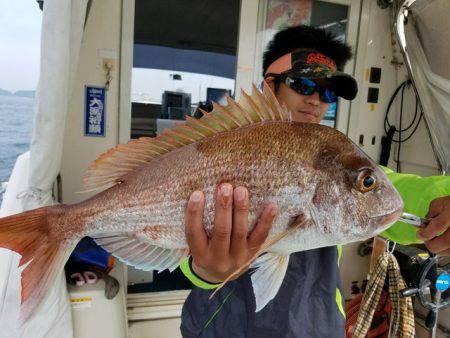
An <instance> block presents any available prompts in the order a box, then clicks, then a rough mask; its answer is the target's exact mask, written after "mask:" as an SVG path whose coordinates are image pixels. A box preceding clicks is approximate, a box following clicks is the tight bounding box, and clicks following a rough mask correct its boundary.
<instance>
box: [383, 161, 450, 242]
mask: <svg viewBox="0 0 450 338" xmlns="http://www.w3.org/2000/svg"><path fill="white" fill-rule="evenodd" d="M381 168H382V169H383V170H384V172H385V173H386V174H387V176H388V177H389V179H390V180H391V181H392V183H393V184H394V186H395V188H396V189H397V191H398V192H399V193H400V196H401V197H402V199H403V203H404V205H405V207H404V211H405V212H409V213H411V214H414V215H417V216H420V217H425V216H426V214H427V213H428V208H429V206H430V203H431V201H433V200H434V199H436V198H438V197H442V196H448V195H450V177H449V176H428V177H421V176H418V175H412V174H403V173H396V172H394V171H392V170H391V169H389V168H386V167H381ZM416 232H417V228H415V227H413V226H412V225H409V224H407V223H403V222H396V223H394V225H392V226H391V227H390V228H389V229H387V230H386V231H384V232H383V233H381V236H383V237H385V238H389V239H391V240H393V241H394V242H397V243H400V244H404V245H407V244H413V243H421V241H420V240H419V239H418V238H417V237H416Z"/></svg>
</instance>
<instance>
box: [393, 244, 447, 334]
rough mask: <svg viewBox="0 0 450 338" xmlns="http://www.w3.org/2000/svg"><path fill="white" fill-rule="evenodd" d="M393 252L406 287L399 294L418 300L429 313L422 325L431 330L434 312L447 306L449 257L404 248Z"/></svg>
mask: <svg viewBox="0 0 450 338" xmlns="http://www.w3.org/2000/svg"><path fill="white" fill-rule="evenodd" d="M396 253H397V254H396V256H399V257H397V259H398V260H399V263H400V267H401V271H402V275H403V277H404V279H405V282H406V283H407V285H408V287H407V288H406V289H404V290H401V291H400V293H401V295H402V297H412V296H416V297H417V298H418V300H419V302H420V303H421V304H422V305H423V307H425V308H426V309H428V310H429V312H428V315H427V318H426V320H425V325H426V326H427V327H428V328H429V329H433V328H434V327H435V325H436V320H437V313H438V311H440V310H443V309H445V308H447V307H449V306H450V257H441V256H436V255H434V254H431V253H430V252H426V251H422V250H419V249H417V248H411V247H405V246H398V247H397V249H396Z"/></svg>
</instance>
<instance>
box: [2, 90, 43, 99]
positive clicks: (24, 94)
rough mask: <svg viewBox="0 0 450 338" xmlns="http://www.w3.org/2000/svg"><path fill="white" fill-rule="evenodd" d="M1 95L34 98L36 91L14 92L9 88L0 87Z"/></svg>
mask: <svg viewBox="0 0 450 338" xmlns="http://www.w3.org/2000/svg"><path fill="white" fill-rule="evenodd" d="M0 96H15V97H29V98H34V97H35V96H36V91H35V90H18V91H16V92H14V93H12V92H10V91H9V90H5V89H1V88H0Z"/></svg>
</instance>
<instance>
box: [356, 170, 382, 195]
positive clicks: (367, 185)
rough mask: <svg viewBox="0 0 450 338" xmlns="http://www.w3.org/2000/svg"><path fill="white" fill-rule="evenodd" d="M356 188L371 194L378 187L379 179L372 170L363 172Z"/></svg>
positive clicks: (359, 176)
mask: <svg viewBox="0 0 450 338" xmlns="http://www.w3.org/2000/svg"><path fill="white" fill-rule="evenodd" d="M356 186H357V188H358V190H359V191H361V192H363V193H364V192H369V191H371V190H373V189H375V188H376V187H377V179H376V177H375V175H374V174H373V173H372V171H371V170H363V171H361V172H360V173H359V175H358V178H357V181H356Z"/></svg>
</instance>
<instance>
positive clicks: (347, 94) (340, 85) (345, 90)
mask: <svg viewBox="0 0 450 338" xmlns="http://www.w3.org/2000/svg"><path fill="white" fill-rule="evenodd" d="M326 80H327V81H328V82H329V83H330V85H331V89H332V90H333V91H334V92H335V93H336V95H338V96H340V97H342V98H344V99H346V100H353V99H354V98H355V97H356V94H358V83H357V82H356V80H355V79H354V78H353V77H352V76H350V75H348V74H345V73H340V72H336V73H334V74H333V75H332V76H331V77H328V78H327V79H326Z"/></svg>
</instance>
